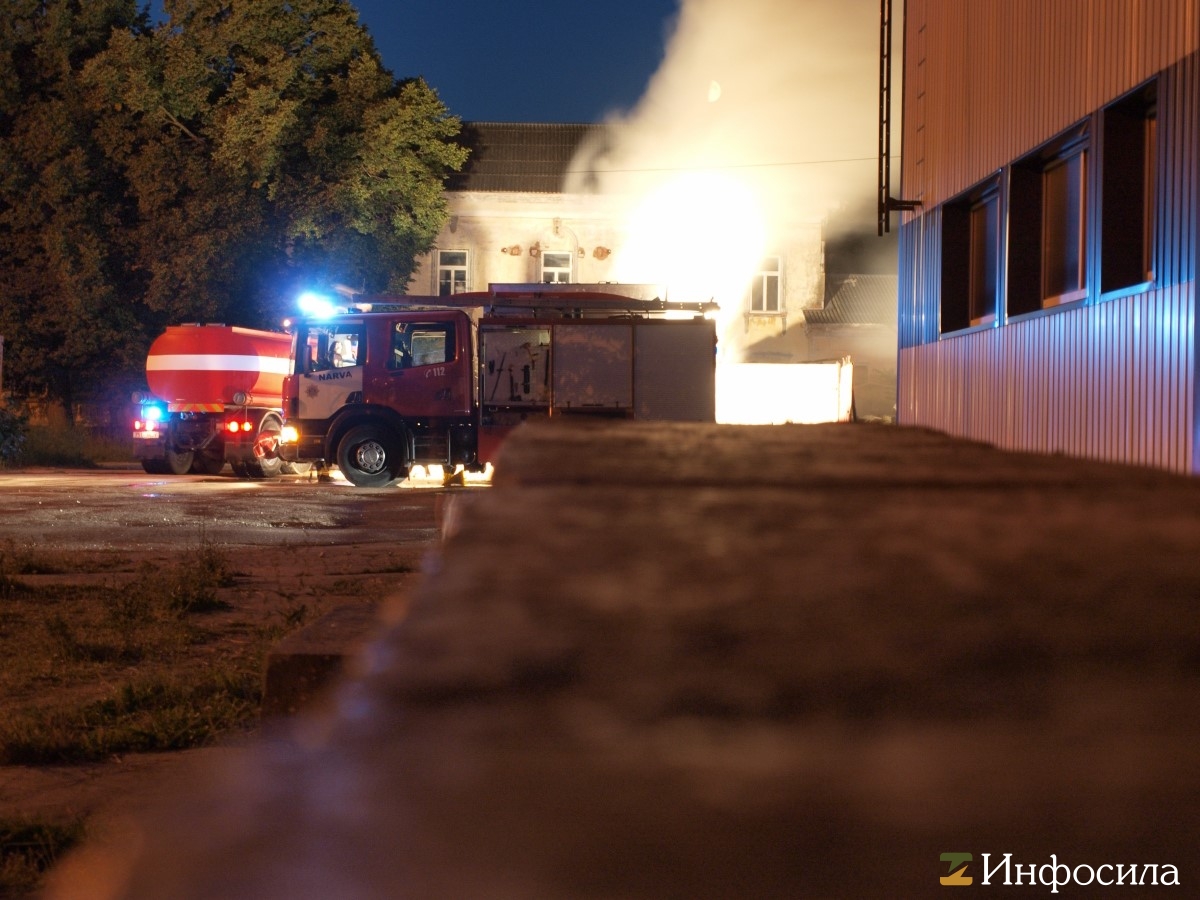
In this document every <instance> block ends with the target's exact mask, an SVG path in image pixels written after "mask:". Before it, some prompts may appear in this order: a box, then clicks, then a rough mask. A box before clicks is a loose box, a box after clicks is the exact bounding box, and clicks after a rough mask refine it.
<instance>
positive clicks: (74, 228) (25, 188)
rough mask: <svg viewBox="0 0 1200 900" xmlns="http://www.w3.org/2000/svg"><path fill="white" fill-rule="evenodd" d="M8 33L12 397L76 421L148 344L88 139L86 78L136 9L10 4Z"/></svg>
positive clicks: (5, 230)
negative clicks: (87, 68) (85, 402)
mask: <svg viewBox="0 0 1200 900" xmlns="http://www.w3.org/2000/svg"><path fill="white" fill-rule="evenodd" d="M7 13H8V15H7V17H6V18H5V19H3V20H2V21H0V73H3V74H0V110H3V112H0V292H2V293H3V297H4V302H3V303H2V304H0V334H3V335H4V336H5V339H6V340H5V350H6V359H5V368H6V373H5V386H6V388H7V389H9V390H14V391H15V392H17V393H21V394H26V395H29V394H45V395H49V396H51V397H54V398H56V399H58V400H59V401H61V402H62V403H63V404H64V405H65V406H66V407H67V408H68V410H69V409H70V408H71V407H72V405H73V402H74V400H75V399H76V398H77V397H78V396H80V394H81V392H86V385H88V384H92V383H95V381H96V380H97V378H99V377H100V376H102V375H103V374H105V373H107V372H109V371H113V370H116V371H121V370H123V369H128V367H129V366H130V365H131V363H132V360H133V351H132V349H131V348H132V347H134V346H136V344H137V343H138V339H139V338H140V331H139V323H138V319H137V316H136V314H135V311H134V305H135V304H134V301H132V299H131V298H130V297H129V296H128V295H127V294H126V293H124V292H123V290H122V288H123V287H126V285H125V284H124V283H123V282H124V279H123V275H122V273H123V271H124V270H125V267H126V266H125V260H124V259H123V258H122V257H121V255H120V252H119V251H116V250H114V248H113V247H112V246H111V245H110V242H109V240H108V237H109V235H110V234H111V233H112V231H113V230H114V229H116V228H119V226H120V222H119V215H120V214H119V209H120V206H121V188H120V185H119V184H116V183H115V182H114V181H113V180H112V179H111V178H110V177H109V175H110V173H109V170H108V168H107V166H106V164H105V160H104V158H103V154H102V153H101V152H100V150H99V148H98V147H97V145H96V143H95V141H93V140H92V138H91V133H90V131H91V124H92V120H91V119H90V117H89V115H88V113H87V109H86V101H85V98H84V96H83V93H82V91H81V87H80V84H79V81H78V78H77V74H78V71H79V69H80V67H81V66H82V65H83V64H84V63H85V62H86V61H87V60H88V59H90V58H91V57H93V56H94V55H95V54H96V53H98V52H100V51H101V50H102V48H103V44H104V40H105V39H106V37H107V35H108V34H109V33H110V32H111V31H112V30H113V29H114V28H116V29H131V28H136V27H138V26H139V24H140V23H141V22H142V21H143V20H142V19H141V17H139V15H138V14H137V10H136V7H135V5H134V3H133V2H132V0H108V2H95V3H87V4H70V3H45V2H36V0H21V2H16V3H12V4H10V5H9V8H8V10H7Z"/></svg>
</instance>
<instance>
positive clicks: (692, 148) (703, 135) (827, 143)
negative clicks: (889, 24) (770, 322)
mask: <svg viewBox="0 0 1200 900" xmlns="http://www.w3.org/2000/svg"><path fill="white" fill-rule="evenodd" d="M878 86H879V2H878V0H682V2H681V7H680V11H679V14H678V17H677V19H676V22H675V28H674V31H673V33H672V34H671V36H670V38H669V40H668V43H667V48H666V54H665V57H664V61H663V64H662V66H661V67H660V68H659V71H658V72H657V73H656V74H655V76H654V78H653V79H652V81H651V83H650V84H649V85H648V87H647V89H646V91H645V94H644V95H643V97H642V99H641V100H640V101H639V103H638V105H637V107H636V108H635V109H634V110H632V111H631V112H630V113H628V114H627V115H623V116H617V117H614V119H613V120H612V122H611V123H610V124H611V125H612V126H613V128H612V131H614V132H615V139H616V140H615V144H612V145H610V146H608V147H603V148H602V147H596V146H593V147H588V148H585V149H584V150H583V151H582V153H581V155H580V157H579V158H578V159H577V160H576V161H575V163H574V164H573V165H572V170H573V171H574V172H575V173H576V175H575V176H574V178H573V179H572V181H571V182H569V183H568V185H567V186H566V189H567V190H568V191H597V190H598V191H599V192H600V193H603V194H606V195H617V196H622V197H626V198H630V199H631V200H633V201H634V202H636V198H644V197H646V196H647V195H649V194H652V193H653V192H654V191H656V190H658V189H659V188H660V187H661V186H662V185H664V184H666V183H668V182H670V181H672V180H673V179H675V178H676V177H677V176H680V175H684V174H688V173H692V174H694V173H697V172H706V173H720V175H721V176H722V177H723V178H726V179H729V180H732V181H734V182H736V183H738V184H740V185H742V186H744V187H745V188H746V189H748V190H750V191H751V192H752V193H753V194H754V196H755V197H756V198H757V201H758V204H759V206H760V207H761V210H762V214H763V216H764V226H765V227H766V229H767V232H768V234H770V233H772V232H774V231H775V229H777V228H779V227H782V226H784V225H785V224H786V223H789V222H795V221H797V220H809V221H811V220H814V219H816V220H819V219H822V218H824V216H825V215H826V214H827V213H828V212H830V211H831V210H835V209H838V208H849V207H860V206H861V207H863V208H869V203H871V202H872V201H873V198H874V193H875V158H876V152H877V139H878ZM714 213H716V214H717V215H719V214H720V210H714ZM870 224H871V223H870V222H868V223H867V225H868V227H869V225H870Z"/></svg>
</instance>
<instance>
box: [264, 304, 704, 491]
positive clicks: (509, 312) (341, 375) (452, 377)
mask: <svg viewBox="0 0 1200 900" xmlns="http://www.w3.org/2000/svg"><path fill="white" fill-rule="evenodd" d="M652 293H653V288H652V286H643V285H582V284H548V285H490V286H489V288H488V290H487V291H486V292H475V293H463V294H457V295H453V296H450V297H407V296H405V297H380V298H373V299H370V300H363V301H361V302H356V303H354V304H353V306H352V307H351V308H348V309H347V310H346V311H345V312H341V313H338V314H335V315H332V316H327V317H316V318H314V317H309V318H306V319H302V320H300V321H297V322H296V323H294V324H293V331H294V334H295V340H296V343H295V367H294V371H293V372H292V373H291V374H289V375H288V376H287V377H286V378H284V382H283V409H284V420H285V421H284V428H283V431H282V434H281V443H280V447H279V453H280V455H281V456H282V458H283V459H284V460H285V461H294V462H308V463H316V462H322V463H325V464H328V465H336V466H337V468H338V469H339V470H340V471H341V473H342V475H343V476H345V478H346V479H347V480H348V481H350V482H351V483H353V484H355V485H358V486H360V487H378V486H383V485H387V484H391V483H392V482H394V481H396V480H398V479H401V478H404V477H406V475H407V473H408V471H409V469H410V467H412V466H414V465H430V464H436V465H441V466H443V467H450V468H452V469H453V468H457V467H458V466H460V465H461V466H463V467H464V468H465V469H466V470H467V471H479V470H482V469H483V468H484V466H485V465H486V464H487V463H488V462H489V461H491V460H493V459H494V458H495V454H496V451H497V449H498V447H499V445H500V443H501V442H502V441H503V439H504V437H505V436H506V435H507V434H508V433H509V432H510V431H511V430H512V429H513V428H514V427H516V426H517V425H519V424H521V423H522V422H525V421H528V420H531V419H545V418H552V417H556V416H562V417H570V416H575V417H578V416H590V417H608V418H618V419H660V420H679V421H704V422H711V421H713V420H714V417H715V370H716V355H715V354H716V329H715V324H714V322H713V321H712V320H711V318H709V317H708V316H707V315H706V314H707V313H709V312H711V311H712V310H713V308H714V307H713V305H712V304H711V303H670V302H667V301H664V300H660V299H658V297H657V296H650V297H648V298H647V296H646V295H647V294H652Z"/></svg>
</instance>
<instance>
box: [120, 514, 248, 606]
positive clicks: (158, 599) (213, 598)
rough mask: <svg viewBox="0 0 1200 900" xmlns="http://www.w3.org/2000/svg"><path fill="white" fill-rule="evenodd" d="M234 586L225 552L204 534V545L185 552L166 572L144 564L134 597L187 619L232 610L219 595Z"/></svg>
mask: <svg viewBox="0 0 1200 900" xmlns="http://www.w3.org/2000/svg"><path fill="white" fill-rule="evenodd" d="M232 584H233V569H232V568H231V567H230V564H229V559H228V557H227V556H226V555H225V552H224V551H223V550H221V549H220V548H219V547H218V546H217V545H216V544H214V543H212V542H211V541H209V540H208V539H207V538H206V537H204V535H203V534H201V539H200V543H199V544H198V545H197V546H195V547H192V548H189V549H188V550H187V551H185V553H184V555H183V557H182V559H180V561H179V562H178V563H177V564H176V565H174V566H172V567H170V568H166V569H164V568H159V567H155V566H153V565H151V564H150V563H143V564H142V567H141V570H140V575H139V578H138V580H137V582H136V583H135V584H134V585H133V586H132V588H131V591H130V593H131V594H132V595H133V596H134V597H135V598H136V597H141V598H143V599H145V602H147V603H149V604H152V605H160V604H161V605H165V606H166V608H167V609H169V610H171V611H173V612H174V613H176V614H177V615H180V616H185V615H188V614H189V613H204V612H214V611H217V610H223V609H229V604H228V603H225V602H224V601H223V600H221V599H220V596H219V591H220V589H221V588H224V587H229V586H230V585H232Z"/></svg>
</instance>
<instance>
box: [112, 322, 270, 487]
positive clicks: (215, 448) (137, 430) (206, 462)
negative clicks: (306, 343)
mask: <svg viewBox="0 0 1200 900" xmlns="http://www.w3.org/2000/svg"><path fill="white" fill-rule="evenodd" d="M291 368H292V336H291V335H290V334H282V333H277V332H271V331H256V330H254V329H250V328H238V327H235V326H230V325H176V326H172V327H170V328H168V329H167V330H166V331H165V332H163V334H162V335H160V336H159V337H158V338H157V339H156V340H155V341H154V343H153V344H151V345H150V352H149V353H148V355H147V356H146V383H147V385H148V386H149V388H150V392H149V394H140V395H135V397H134V400H135V402H137V403H138V404H139V411H138V412H139V416H138V419H137V421H135V422H134V429H133V446H134V456H135V458H137V459H139V460H141V463H142V468H143V469H145V470H146V472H148V473H150V474H153V475H183V474H186V473H189V472H191V473H195V474H204V475H215V474H217V473H218V472H220V471H221V469H222V468H224V466H225V464H226V463H229V464H230V466H231V467H232V469H233V471H234V473H235V474H237V475H239V476H242V477H250V478H264V477H272V476H275V475H279V474H280V473H281V472H282V471H284V468H285V464H284V461H283V460H282V459H280V457H279V454H278V452H277V448H278V444H279V433H280V430H281V429H282V428H283V379H284V377H285V376H286V375H287V374H288V373H289V372H290V371H291Z"/></svg>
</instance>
